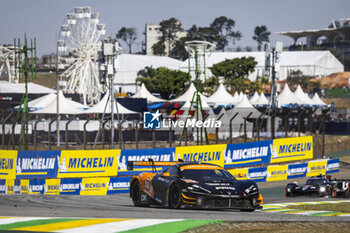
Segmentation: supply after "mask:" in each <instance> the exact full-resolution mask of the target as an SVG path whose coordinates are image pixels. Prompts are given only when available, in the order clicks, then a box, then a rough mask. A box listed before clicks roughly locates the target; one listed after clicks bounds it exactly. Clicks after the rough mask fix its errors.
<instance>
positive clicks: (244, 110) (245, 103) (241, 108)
mask: <svg viewBox="0 0 350 233" xmlns="http://www.w3.org/2000/svg"><path fill="white" fill-rule="evenodd" d="M233 111H236V112H238V114H239V115H240V116H241V117H248V115H249V114H250V116H249V118H258V117H259V116H260V115H261V113H260V112H259V111H258V110H256V108H254V106H253V105H252V104H251V103H250V102H249V100H248V97H247V95H245V94H244V95H243V97H242V101H241V102H239V104H238V105H237V106H235V107H234V108H233Z"/></svg>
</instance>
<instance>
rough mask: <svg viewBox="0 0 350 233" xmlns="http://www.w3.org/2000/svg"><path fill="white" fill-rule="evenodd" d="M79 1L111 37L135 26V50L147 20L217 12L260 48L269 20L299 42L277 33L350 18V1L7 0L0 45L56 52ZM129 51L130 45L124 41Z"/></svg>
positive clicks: (245, 41) (205, 22) (184, 19)
mask: <svg viewBox="0 0 350 233" xmlns="http://www.w3.org/2000/svg"><path fill="white" fill-rule="evenodd" d="M76 6H91V7H92V9H93V11H95V12H99V13H100V16H101V19H102V21H103V22H104V23H105V24H106V29H107V34H106V35H107V36H113V37H114V36H115V34H116V33H117V32H118V30H119V29H120V28H121V27H124V26H125V27H135V28H136V29H137V32H138V40H137V41H136V42H135V44H134V46H133V52H137V51H140V50H141V41H142V40H144V36H143V34H142V33H143V32H144V30H145V24H146V23H159V22H161V21H162V20H164V19H169V18H171V17H175V18H177V19H178V20H180V21H181V23H182V25H183V27H184V28H185V29H189V28H190V27H191V26H192V25H193V24H196V25H197V26H199V27H205V26H209V24H210V23H211V22H212V21H213V20H214V19H215V18H217V17H220V16H226V17H228V18H231V19H233V20H234V21H235V22H236V25H235V27H234V30H239V31H240V32H241V33H242V35H243V37H242V38H241V40H240V41H237V42H236V44H235V45H234V46H231V47H237V46H240V47H241V48H243V49H244V48H245V47H247V46H249V47H253V49H256V47H257V44H256V42H255V41H254V40H253V39H252V36H253V34H254V28H255V27H256V26H260V25H265V26H267V28H268V30H269V31H270V32H271V36H270V42H271V43H272V44H274V43H275V41H282V42H283V43H284V45H290V44H292V43H293V40H292V39H291V38H288V37H286V36H281V35H277V34H275V32H282V31H292V30H306V29H320V28H327V27H328V25H329V24H330V23H331V22H332V20H336V19H339V18H350V13H349V12H350V11H349V10H350V1H349V0H333V1H332V0H294V1H281V0H215V1H209V0H172V1H169V0H128V1H121V0H87V1H82V0H70V1H69V0H2V1H1V7H0V44H9V43H11V44H12V43H13V39H14V38H21V39H22V38H23V37H24V33H26V34H27V37H28V38H34V37H36V39H37V52H38V55H39V56H41V55H43V54H49V53H51V52H55V51H56V44H57V37H58V34H59V29H60V26H61V24H63V23H64V21H65V16H66V14H67V13H68V12H71V11H72V10H73V9H74V7H76ZM121 43H122V45H123V52H124V53H127V52H128V49H127V47H126V46H125V44H124V43H123V42H121Z"/></svg>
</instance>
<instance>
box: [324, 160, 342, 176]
mask: <svg viewBox="0 0 350 233" xmlns="http://www.w3.org/2000/svg"><path fill="white" fill-rule="evenodd" d="M336 172H339V159H330V160H328V161H327V170H326V174H331V173H336Z"/></svg>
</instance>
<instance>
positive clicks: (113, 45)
mask: <svg viewBox="0 0 350 233" xmlns="http://www.w3.org/2000/svg"><path fill="white" fill-rule="evenodd" d="M120 52H121V47H120V46H119V43H118V41H117V40H115V39H112V38H105V39H104V40H103V43H102V51H101V52H99V70H100V83H102V84H105V83H106V81H107V80H108V84H109V101H110V103H111V104H110V106H111V149H114V111H115V110H114V108H116V113H117V118H118V126H119V127H118V130H119V144H120V145H121V136H120V135H121V134H120V130H121V120H120V117H119V111H118V107H117V103H116V102H117V101H116V98H115V92H114V77H115V74H116V71H117V68H116V67H115V58H116V56H117V55H118V54H120ZM106 104H107V105H108V101H107V103H106ZM105 109H106V107H105ZM104 115H105V112H104V113H103V117H102V118H104ZM101 120H103V119H101ZM97 136H98V135H96V138H97ZM95 142H96V139H95Z"/></svg>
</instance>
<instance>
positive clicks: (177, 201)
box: [169, 184, 181, 209]
mask: <svg viewBox="0 0 350 233" xmlns="http://www.w3.org/2000/svg"><path fill="white" fill-rule="evenodd" d="M169 207H170V208H171V209H178V208H180V207H181V191H180V187H179V185H177V184H173V185H172V186H171V187H170V190H169Z"/></svg>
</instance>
